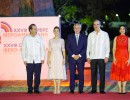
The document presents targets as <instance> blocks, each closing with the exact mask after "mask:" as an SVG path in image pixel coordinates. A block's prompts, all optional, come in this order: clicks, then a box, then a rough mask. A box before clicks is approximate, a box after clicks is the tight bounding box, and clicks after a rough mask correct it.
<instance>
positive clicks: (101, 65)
mask: <svg viewBox="0 0 130 100" xmlns="http://www.w3.org/2000/svg"><path fill="white" fill-rule="evenodd" d="M98 69H99V75H100V91H104V88H105V62H104V59H92V60H91V85H92V91H97V71H98Z"/></svg>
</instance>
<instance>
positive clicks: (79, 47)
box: [66, 23, 87, 94]
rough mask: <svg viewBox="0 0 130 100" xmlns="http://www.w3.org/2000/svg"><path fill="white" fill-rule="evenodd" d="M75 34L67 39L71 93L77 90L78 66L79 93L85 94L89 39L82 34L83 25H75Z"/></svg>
mask: <svg viewBox="0 0 130 100" xmlns="http://www.w3.org/2000/svg"><path fill="white" fill-rule="evenodd" d="M73 28H74V34H70V35H69V36H68V39H67V44H66V50H67V53H68V62H69V69H70V93H72V94H73V93H74V89H75V72H76V66H77V70H78V75H79V93H81V94H82V93H83V87H84V63H85V61H86V48H87V37H86V35H83V34H81V33H80V31H81V28H82V26H81V24H79V23H76V24H74V27H73Z"/></svg>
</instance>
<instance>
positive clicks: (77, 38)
mask: <svg viewBox="0 0 130 100" xmlns="http://www.w3.org/2000/svg"><path fill="white" fill-rule="evenodd" d="M78 40H79V37H78V35H76V43H77V45H78Z"/></svg>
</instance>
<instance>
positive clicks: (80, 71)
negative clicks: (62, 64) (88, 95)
mask: <svg viewBox="0 0 130 100" xmlns="http://www.w3.org/2000/svg"><path fill="white" fill-rule="evenodd" d="M76 66H77V71H78V78H79V91H82V90H83V87H84V63H78V62H75V63H71V62H70V63H69V69H70V90H71V91H74V89H75V73H76Z"/></svg>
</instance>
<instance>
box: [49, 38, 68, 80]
mask: <svg viewBox="0 0 130 100" xmlns="http://www.w3.org/2000/svg"><path fill="white" fill-rule="evenodd" d="M64 50H65V45H64V40H63V39H61V38H59V39H50V40H49V51H50V52H51V53H50V59H49V60H50V65H49V72H48V79H51V80H53V79H61V80H66V68H65V65H63V64H62V61H63V54H62V51H64Z"/></svg>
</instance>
